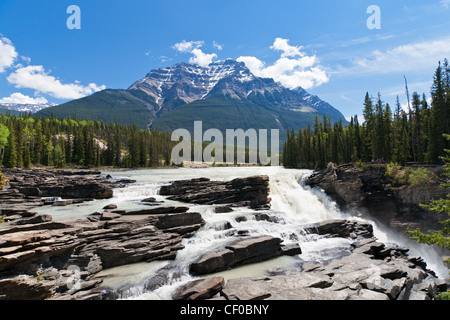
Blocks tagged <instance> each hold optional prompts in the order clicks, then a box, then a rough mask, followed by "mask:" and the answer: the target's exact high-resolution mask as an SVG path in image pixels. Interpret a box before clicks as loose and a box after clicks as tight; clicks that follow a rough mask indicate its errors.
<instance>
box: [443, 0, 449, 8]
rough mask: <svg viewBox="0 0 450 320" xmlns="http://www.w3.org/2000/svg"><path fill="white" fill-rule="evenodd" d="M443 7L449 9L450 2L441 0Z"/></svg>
mask: <svg viewBox="0 0 450 320" xmlns="http://www.w3.org/2000/svg"><path fill="white" fill-rule="evenodd" d="M441 5H443V6H444V7H446V8H448V7H449V6H450V0H441Z"/></svg>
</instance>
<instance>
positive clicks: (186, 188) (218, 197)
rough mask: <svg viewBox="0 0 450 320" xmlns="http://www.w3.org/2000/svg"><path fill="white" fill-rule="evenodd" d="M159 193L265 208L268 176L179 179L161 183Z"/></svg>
mask: <svg viewBox="0 0 450 320" xmlns="http://www.w3.org/2000/svg"><path fill="white" fill-rule="evenodd" d="M160 194H161V195H166V196H169V197H168V199H170V200H177V201H182V202H188V203H197V204H229V205H230V206H235V207H239V206H240V207H244V206H247V207H251V208H254V209H267V208H268V207H269V201H270V200H269V197H268V195H269V177H268V176H254V177H247V178H236V179H233V180H231V181H210V180H209V179H208V178H198V179H191V180H179V181H174V182H172V184H171V185H168V186H162V187H161V189H160ZM219 210H220V209H219Z"/></svg>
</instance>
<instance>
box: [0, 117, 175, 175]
mask: <svg viewBox="0 0 450 320" xmlns="http://www.w3.org/2000/svg"><path fill="white" fill-rule="evenodd" d="M173 146H174V142H172V141H171V135H170V134H168V133H163V132H159V131H150V130H142V129H139V128H138V127H137V126H136V125H120V124H105V123H103V122H101V121H90V120H88V121H85V120H83V121H79V120H77V119H71V118H70V117H67V118H65V119H57V118H55V117H50V118H43V117H32V116H31V114H21V115H20V116H15V115H13V116H11V115H0V164H2V165H3V166H4V167H7V168H14V167H24V168H28V167H31V166H36V165H44V166H56V167H65V166H67V165H74V166H82V167H100V166H115V167H127V168H138V167H157V166H166V165H171V162H170V152H171V149H172V148H173Z"/></svg>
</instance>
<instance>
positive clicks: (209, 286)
mask: <svg viewBox="0 0 450 320" xmlns="http://www.w3.org/2000/svg"><path fill="white" fill-rule="evenodd" d="M224 284H225V280H224V278H223V277H213V278H207V279H199V280H193V281H189V282H188V283H186V284H184V285H182V286H180V287H178V288H177V289H176V291H175V292H174V294H173V295H172V299H173V300H204V299H209V298H212V297H214V296H215V295H216V294H217V293H219V292H220V291H221V290H222V288H223V286H224Z"/></svg>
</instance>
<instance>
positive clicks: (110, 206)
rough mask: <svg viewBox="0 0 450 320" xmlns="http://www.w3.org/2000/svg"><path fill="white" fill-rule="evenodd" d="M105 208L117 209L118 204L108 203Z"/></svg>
mask: <svg viewBox="0 0 450 320" xmlns="http://www.w3.org/2000/svg"><path fill="white" fill-rule="evenodd" d="M103 209H104V210H112V209H117V204H114V203H110V204H107V205H106V206H104V207H103Z"/></svg>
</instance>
